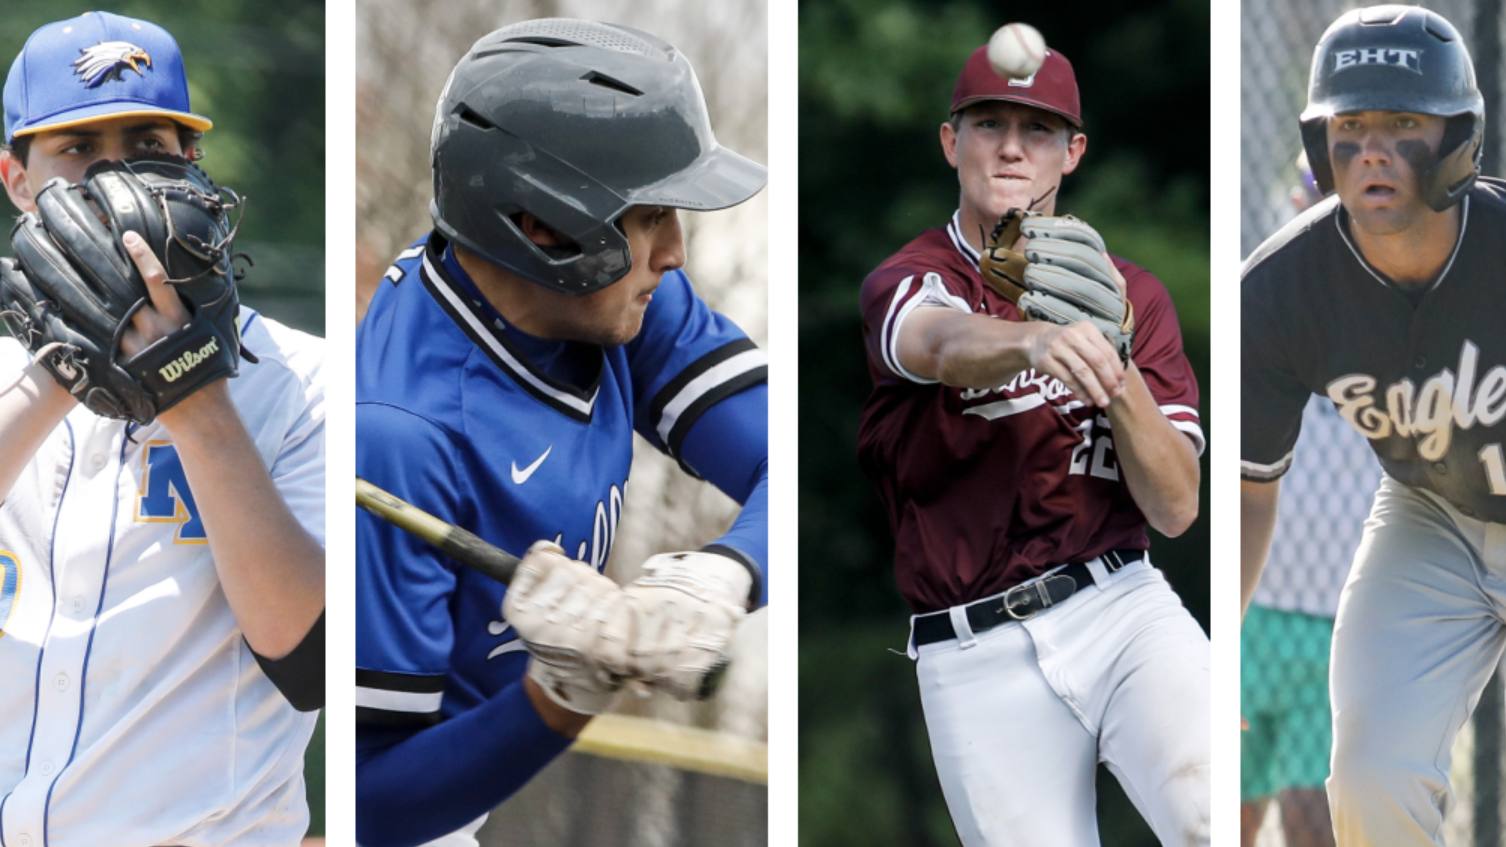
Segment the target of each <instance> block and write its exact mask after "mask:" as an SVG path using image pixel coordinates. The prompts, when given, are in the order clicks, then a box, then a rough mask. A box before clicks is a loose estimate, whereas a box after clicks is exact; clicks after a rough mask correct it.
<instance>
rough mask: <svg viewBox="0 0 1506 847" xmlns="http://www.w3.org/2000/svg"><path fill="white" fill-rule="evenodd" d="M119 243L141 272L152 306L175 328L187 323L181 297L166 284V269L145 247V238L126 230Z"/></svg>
mask: <svg viewBox="0 0 1506 847" xmlns="http://www.w3.org/2000/svg"><path fill="white" fill-rule="evenodd" d="M120 243H121V244H124V245H125V249H126V253H128V254H130V257H131V261H132V262H135V263H136V270H138V271H140V272H141V278H142V280H144V281H145V282H146V294H147V298H148V299H150V300H151V304H152V308H154V309H156V310H157V311H158V312H160V313H161V314H162V316H163V317H164V318H167V320H168V321H169V323H171V324H172V326H173V327H174V328H175V329H176V328H177V327H181V326H183V325H184V324H186V323H188V310H187V309H186V308H184V306H183V298H181V297H179V296H178V292H176V291H174V290H173V287H172V286H171V285H168V284H167V271H166V270H164V269H163V267H162V263H161V262H160V261H158V260H157V257H156V255H154V254H153V253H152V251H151V248H149V247H147V245H146V241H145V239H143V238H142V237H141V236H140V235H137V234H136V233H134V232H131V231H127V232H126V233H125V234H124V235H122V236H121V238H120ZM138 326H139V324H138ZM143 331H145V330H143Z"/></svg>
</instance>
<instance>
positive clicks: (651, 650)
mask: <svg viewBox="0 0 1506 847" xmlns="http://www.w3.org/2000/svg"><path fill="white" fill-rule="evenodd" d="M643 571H644V573H643V576H641V577H639V578H638V580H637V581H636V582H634V583H633V584H632V585H629V586H628V587H627V588H626V589H625V591H624V593H625V594H626V595H627V596H628V597H629V598H630V600H631V601H632V603H633V605H634V606H635V607H636V610H637V624H638V626H637V630H636V632H635V633H634V637H633V638H632V639H631V642H630V646H629V648H628V659H629V662H630V666H631V675H632V676H633V677H634V678H635V679H639V680H642V681H643V682H646V683H648V684H649V685H652V686H654V687H656V688H660V689H663V690H664V691H667V692H668V693H669V694H670V695H671V696H673V697H675V698H676V699H678V700H692V699H695V700H701V699H705V698H706V697H708V696H710V695H711V694H712V693H713V691H714V690H715V686H716V683H717V681H718V677H719V676H720V675H721V672H722V671H723V670H724V669H725V668H726V666H727V644H728V642H730V641H731V640H732V634H733V632H734V630H735V629H736V628H737V624H738V622H739V621H741V620H742V619H743V616H744V615H746V614H747V603H748V593H749V591H750V590H751V589H752V587H753V575H752V574H751V573H750V572H749V571H748V569H747V568H746V567H744V566H743V565H742V564H741V563H740V562H737V561H734V560H733V559H730V558H728V557H726V556H721V555H718V554H716V553H705V552H691V553H663V554H660V555H658V556H654V557H653V558H651V559H649V560H648V561H646V562H644V563H643Z"/></svg>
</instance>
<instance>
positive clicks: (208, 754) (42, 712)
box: [0, 307, 324, 847]
mask: <svg viewBox="0 0 1506 847" xmlns="http://www.w3.org/2000/svg"><path fill="white" fill-rule="evenodd" d="M241 326H242V337H243V339H244V341H245V346H246V348H247V349H249V350H250V351H251V352H253V353H255V354H256V355H257V356H258V357H259V358H260V360H261V361H260V364H251V363H249V362H245V361H243V362H242V363H241V366H240V375H239V376H238V377H237V378H235V379H232V380H230V382H229V388H230V395H231V397H232V399H233V400H234V402H235V405H236V407H237V409H239V411H240V415H241V418H242V419H243V420H244V421H245V423H246V428H247V430H248V431H249V432H250V433H251V435H252V438H253V439H254V440H255V442H256V447H257V450H258V452H259V453H260V454H261V456H262V458H263V459H264V460H265V462H266V464H267V466H268V468H270V471H271V476H272V480H273V482H274V483H275V484H276V486H277V489H278V491H279V492H280V493H281V494H282V496H283V498H284V499H285V500H286V501H287V503H288V505H289V506H290V507H291V509H292V512H293V514H294V515H296V516H297V517H298V520H299V521H300V522H301V523H302V524H303V526H304V528H305V529H307V530H308V531H309V533H310V534H312V535H313V536H314V538H315V539H317V540H318V541H319V542H320V543H321V544H322V543H323V542H324V384H323V376H322V374H321V367H322V362H323V357H324V346H323V341H322V339H318V338H314V337H312V336H309V335H305V334H303V333H301V332H297V331H295V330H292V329H289V328H287V327H284V326H281V325H279V324H277V323H274V322H272V321H269V320H267V319H266V318H264V317H262V316H260V315H258V314H257V313H255V312H253V311H251V310H249V309H246V308H245V307H242V309H241ZM25 363H26V351H25V350H24V349H23V348H22V347H21V346H20V345H19V344H18V343H17V342H15V341H14V340H12V339H9V338H6V339H0V373H14V372H16V371H17V370H18V369H19V368H21V367H23V366H24V365H25ZM317 716H318V713H317V712H309V713H300V712H297V711H295V710H294V709H293V707H292V706H291V705H289V703H288V701H287V700H286V699H285V698H284V697H283V695H282V694H281V693H280V692H278V690H277V689H276V688H275V687H274V686H273V685H272V683H271V682H270V681H269V680H268V679H267V677H266V676H265V675H264V674H263V673H262V671H261V668H260V667H259V666H258V665H257V663H256V659H255V657H253V656H252V654H251V650H250V648H249V647H247V646H246V643H245V641H244V639H243V638H242V637H241V630H240V627H239V626H238V625H237V623H236V621H235V617H234V616H233V615H232V613H231V611H230V606H229V605H228V604H227V603H226V601H225V595H224V592H223V591H222V590H221V588H220V583H219V579H218V577H217V575H216V571H215V566H214V562H213V560H212V559H211V557H210V550H209V545H208V540H207V538H206V536H205V534H204V526H203V524H202V522H201V520H200V518H199V511H198V508H197V506H196V505H195V503H194V498H193V492H192V491H191V490H190V489H189V487H188V484H187V481H186V479H185V477H184V474H183V469H182V466H181V465H180V463H179V461H178V456H177V452H176V450H175V449H174V447H173V443H172V439H171V436H169V435H168V433H167V430H165V429H164V428H163V427H162V426H161V424H160V423H153V424H151V425H149V426H146V427H140V428H137V427H134V426H128V425H127V424H125V423H123V422H121V421H113V420H108V419H105V418H101V417H98V416H96V415H94V414H93V413H92V412H90V411H89V410H88V409H86V408H84V407H83V406H79V407H78V408H76V409H74V410H73V411H72V412H70V413H69V414H68V416H67V418H66V419H65V420H64V422H63V423H62V424H61V425H60V426H58V428H57V429H56V430H54V431H53V432H52V434H51V435H49V436H48V438H47V440H46V442H45V443H44V444H43V445H42V447H41V449H40V450H38V451H37V453H36V455H35V456H34V457H33V458H32V460H31V462H30V463H29V464H28V465H27V466H26V468H25V470H24V471H23V472H22V475H21V478H20V479H19V480H18V481H17V483H16V485H15V487H14V488H13V489H12V490H11V491H10V492H9V494H8V495H7V496H6V497H5V500H4V503H3V505H0V844H3V845H4V847H44V845H45V847H95V846H96V845H102V844H109V845H112V846H113V847H158V846H159V845H184V847H193V846H194V845H210V844H213V845H236V847H250V845H295V844H297V843H298V840H299V839H300V838H301V837H302V836H303V834H304V831H305V830H306V828H307V826H308V806H307V800H306V798H305V796H304V785H303V751H304V748H305V747H306V746H307V744H308V740H309V736H310V735H311V734H312V733H313V731H314V723H315V720H316V718H317Z"/></svg>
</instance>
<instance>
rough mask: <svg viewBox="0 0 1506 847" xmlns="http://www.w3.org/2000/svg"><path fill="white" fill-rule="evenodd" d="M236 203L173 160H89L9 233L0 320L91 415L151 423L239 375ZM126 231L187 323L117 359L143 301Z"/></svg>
mask: <svg viewBox="0 0 1506 847" xmlns="http://www.w3.org/2000/svg"><path fill="white" fill-rule="evenodd" d="M237 205H239V199H238V198H237V197H236V195H235V193H234V192H232V191H229V190H228V189H223V190H222V189H220V188H217V187H216V186H215V184H214V183H213V181H211V180H210V179H209V177H208V176H207V175H205V173H204V172H203V171H202V170H200V169H199V168H198V167H197V166H196V165H194V164H193V163H192V162H189V161H188V160H187V159H184V158H181V157H177V156H165V155H158V154H151V155H144V156H137V157H134V158H130V159H126V160H124V161H119V162H114V161H101V162H96V163H95V164H94V165H92V166H90V168H89V170H88V171H86V172H85V173H84V181H83V182H82V183H80V184H78V185H70V184H69V183H68V182H67V181H66V180H64V179H62V178H61V177H57V178H54V179H51V180H48V182H47V183H46V184H45V185H43V186H42V189H41V190H40V191H39V192H37V196H36V206H37V209H36V211H35V212H28V213H26V214H24V215H22V216H21V217H20V218H19V219H18V220H17V221H16V225H15V227H14V228H13V229H12V230H11V248H12V250H13V251H14V252H15V259H14V260H13V261H12V260H6V261H5V262H3V263H0V305H3V312H0V314H3V316H4V319H5V322H6V324H7V325H8V326H9V328H10V330H11V334H12V335H14V336H16V338H18V339H19V340H20V341H21V342H22V343H23V344H25V345H26V346H27V348H28V349H30V350H31V352H32V355H33V357H34V358H35V359H36V360H37V361H39V362H40V363H41V364H42V366H43V367H45V368H46V369H47V370H48V372H49V373H51V374H52V376H53V378H54V379H56V380H57V381H58V383H59V384H60V385H62V386H63V387H64V388H66V389H68V390H69V392H71V393H72V394H73V395H74V397H76V398H77V399H78V400H79V402H81V403H83V404H84V405H85V406H88V407H89V409H91V410H92V411H93V412H94V413H95V414H98V415H103V416H105V417H109V418H118V419H122V420H129V421H134V422H135V423H138V424H147V423H150V422H151V421H152V420H153V419H154V418H156V416H157V415H158V414H159V413H161V412H164V411H166V410H168V409H171V408H172V407H173V406H174V405H176V404H177V403H179V402H180V401H182V400H183V398H185V397H187V396H189V395H190V394H192V393H193V392H195V391H197V390H198V389H200V388H202V387H204V386H205V385H208V384H209V383H211V382H214V381H216V380H219V379H223V378H226V377H233V376H235V375H236V371H237V368H238V366H239V361H240V358H241V355H242V352H243V351H242V349H241V344H240V331H239V325H238V323H237V321H238V319H239V312H240V307H239V301H238V299H237V297H236V291H235V282H236V269H235V265H234V261H233V258H234V257H233V254H232V252H231V245H232V242H233V241H234V238H235V230H236V227H235V226H234V225H233V224H232V223H231V221H230V211H231V210H232V209H234V208H236V206H237ZM128 231H130V232H135V233H136V234H138V235H140V236H141V238H142V239H143V240H144V241H145V242H146V244H147V246H148V247H149V248H151V251H152V253H153V254H155V255H156V257H157V259H158V260H159V261H160V262H161V263H162V266H163V268H164V269H165V270H166V271H167V278H168V280H167V281H168V282H169V283H170V284H171V285H172V286H173V288H174V290H175V291H177V293H178V295H179V296H180V297H181V298H182V300H183V303H184V306H185V308H186V310H187V311H188V313H189V320H188V323H187V325H185V326H183V327H182V328H180V329H178V330H176V331H174V332H173V333H171V334H169V335H167V336H165V337H163V338H160V339H158V340H157V341H155V342H154V343H152V344H151V345H150V346H148V347H147V348H146V349H145V350H141V351H139V352H137V353H136V354H135V355H132V356H129V357H127V356H125V355H124V354H123V353H121V352H120V339H121V336H122V335H123V334H124V332H125V330H126V329H127V328H128V327H129V326H130V324H131V317H132V316H133V315H135V314H136V312H137V311H138V310H140V309H141V308H142V307H143V306H146V305H148V304H149V302H150V300H149V298H148V295H147V290H146V283H145V282H144V281H143V280H142V278H141V274H140V272H139V271H138V270H137V269H136V265H135V263H134V262H132V261H131V257H130V256H129V254H127V253H126V251H125V248H124V247H123V246H122V244H121V236H123V235H124V234H125V233H126V232H128ZM245 355H246V357H247V359H248V360H250V361H255V359H254V358H252V357H251V355H250V354H249V353H246V354H245Z"/></svg>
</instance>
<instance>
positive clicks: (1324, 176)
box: [1302, 117, 1333, 194]
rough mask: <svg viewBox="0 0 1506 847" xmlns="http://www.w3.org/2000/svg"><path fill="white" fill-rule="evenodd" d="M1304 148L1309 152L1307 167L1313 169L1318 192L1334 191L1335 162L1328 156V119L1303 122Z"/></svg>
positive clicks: (1327, 192) (1320, 118)
mask: <svg viewBox="0 0 1506 847" xmlns="http://www.w3.org/2000/svg"><path fill="white" fill-rule="evenodd" d="M1302 147H1303V149H1305V150H1306V151H1307V165H1308V167H1310V168H1312V172H1313V182H1315V183H1317V185H1318V192H1319V193H1321V194H1329V193H1331V192H1332V191H1333V160H1332V159H1331V158H1329V156H1328V119H1327V118H1322V117H1319V118H1311V119H1309V120H1305V121H1303V122H1302Z"/></svg>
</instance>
